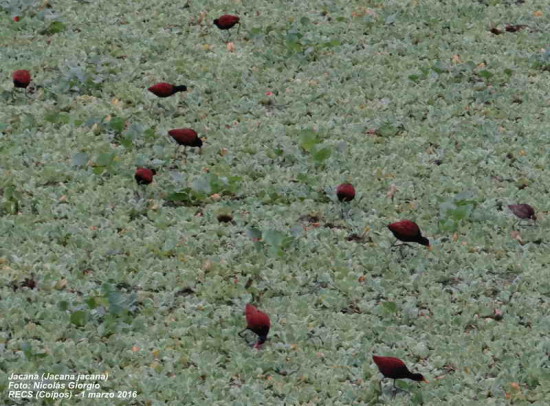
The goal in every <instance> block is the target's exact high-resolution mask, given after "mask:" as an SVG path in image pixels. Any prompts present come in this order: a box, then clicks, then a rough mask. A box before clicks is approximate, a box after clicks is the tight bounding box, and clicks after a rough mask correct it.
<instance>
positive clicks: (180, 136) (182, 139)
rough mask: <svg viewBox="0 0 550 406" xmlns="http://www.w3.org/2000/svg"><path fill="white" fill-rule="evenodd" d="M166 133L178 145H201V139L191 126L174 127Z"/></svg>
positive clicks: (199, 146)
mask: <svg viewBox="0 0 550 406" xmlns="http://www.w3.org/2000/svg"><path fill="white" fill-rule="evenodd" d="M168 135H170V137H172V138H173V139H174V140H176V142H177V143H178V144H179V145H183V146H184V147H198V148H201V147H202V140H201V139H200V138H199V135H198V134H197V132H196V131H195V130H193V129H192V128H176V129H174V130H170V131H168Z"/></svg>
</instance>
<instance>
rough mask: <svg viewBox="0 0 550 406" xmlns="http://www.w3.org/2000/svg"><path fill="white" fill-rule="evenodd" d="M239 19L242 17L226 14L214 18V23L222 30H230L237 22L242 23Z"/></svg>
mask: <svg viewBox="0 0 550 406" xmlns="http://www.w3.org/2000/svg"><path fill="white" fill-rule="evenodd" d="M239 21H240V17H237V16H234V15H231V14H225V15H223V16H221V17H218V18H216V19H215V20H214V25H215V26H216V27H218V28H219V29H220V30H229V29H230V28H233V27H234V26H235V24H240V23H239Z"/></svg>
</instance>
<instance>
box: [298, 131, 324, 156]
mask: <svg viewBox="0 0 550 406" xmlns="http://www.w3.org/2000/svg"><path fill="white" fill-rule="evenodd" d="M320 142H321V139H320V137H319V134H317V133H316V132H315V131H313V130H302V131H301V133H300V147H301V148H302V149H303V150H304V151H306V152H311V150H312V149H313V147H315V145H317V144H319V143H320Z"/></svg>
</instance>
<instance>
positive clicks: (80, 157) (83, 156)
mask: <svg viewBox="0 0 550 406" xmlns="http://www.w3.org/2000/svg"><path fill="white" fill-rule="evenodd" d="M89 160H90V156H89V155H88V154H87V153H85V152H78V153H76V154H74V155H73V160H72V165H73V166H76V167H79V168H81V167H83V166H84V165H86V164H87V163H88V161H89Z"/></svg>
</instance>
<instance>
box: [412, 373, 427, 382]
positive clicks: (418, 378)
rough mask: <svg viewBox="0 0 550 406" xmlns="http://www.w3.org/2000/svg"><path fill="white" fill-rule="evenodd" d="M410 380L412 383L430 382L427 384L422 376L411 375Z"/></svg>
mask: <svg viewBox="0 0 550 406" xmlns="http://www.w3.org/2000/svg"><path fill="white" fill-rule="evenodd" d="M410 378H411V379H412V380H413V381H418V382H425V383H430V382H428V380H427V379H426V378H424V376H423V375H422V374H412V375H411V376H410Z"/></svg>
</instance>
